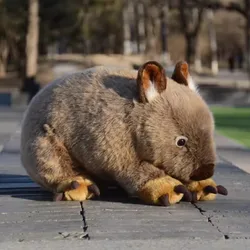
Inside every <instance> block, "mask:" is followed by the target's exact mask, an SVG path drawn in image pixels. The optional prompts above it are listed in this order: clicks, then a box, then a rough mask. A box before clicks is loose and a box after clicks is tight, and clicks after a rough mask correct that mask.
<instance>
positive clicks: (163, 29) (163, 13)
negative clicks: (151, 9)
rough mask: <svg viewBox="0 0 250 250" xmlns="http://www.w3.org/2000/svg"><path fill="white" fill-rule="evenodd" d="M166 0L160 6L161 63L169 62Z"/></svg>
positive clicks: (167, 8)
mask: <svg viewBox="0 0 250 250" xmlns="http://www.w3.org/2000/svg"><path fill="white" fill-rule="evenodd" d="M168 13H169V6H168V1H165V2H164V4H163V6H162V8H161V13H160V17H161V47H162V64H163V65H168V64H170V55H169V51H168Z"/></svg>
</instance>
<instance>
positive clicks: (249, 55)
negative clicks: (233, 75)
mask: <svg viewBox="0 0 250 250" xmlns="http://www.w3.org/2000/svg"><path fill="white" fill-rule="evenodd" d="M245 9H246V26H245V34H246V69H247V72H248V74H249V75H250V1H249V0H245Z"/></svg>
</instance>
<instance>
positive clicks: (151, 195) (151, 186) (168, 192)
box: [138, 176, 191, 206]
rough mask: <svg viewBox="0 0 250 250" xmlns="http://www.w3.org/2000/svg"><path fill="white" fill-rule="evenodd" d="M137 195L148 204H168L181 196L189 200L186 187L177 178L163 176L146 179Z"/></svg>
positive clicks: (178, 199) (177, 200)
mask: <svg viewBox="0 0 250 250" xmlns="http://www.w3.org/2000/svg"><path fill="white" fill-rule="evenodd" d="M138 195H139V197H140V198H141V199H142V200H143V201H145V202H146V203H149V204H157V205H163V206H169V205H172V204H175V203H177V202H179V201H180V200H181V199H182V198H183V197H185V199H186V200H189V201H191V194H190V192H189V191H188V189H187V188H186V187H185V186H184V185H183V184H182V183H181V182H180V181H178V180H176V179H174V178H172V177H170V176H164V177H161V178H157V179H154V180H150V181H148V182H147V183H146V184H145V185H144V186H143V187H142V188H141V189H140V191H139V192H138Z"/></svg>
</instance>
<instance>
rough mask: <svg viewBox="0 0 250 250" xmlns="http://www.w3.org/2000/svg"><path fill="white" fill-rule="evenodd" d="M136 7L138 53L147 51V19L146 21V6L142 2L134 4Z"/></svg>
mask: <svg viewBox="0 0 250 250" xmlns="http://www.w3.org/2000/svg"><path fill="white" fill-rule="evenodd" d="M134 4H135V5H134V6H135V23H136V25H135V30H136V42H137V53H142V52H144V51H145V19H144V12H145V11H144V4H143V3H142V2H137V3H134Z"/></svg>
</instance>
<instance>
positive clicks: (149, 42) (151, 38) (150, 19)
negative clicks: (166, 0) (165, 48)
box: [145, 1, 161, 59]
mask: <svg viewBox="0 0 250 250" xmlns="http://www.w3.org/2000/svg"><path fill="white" fill-rule="evenodd" d="M159 9H160V8H159V5H158V4H157V3H156V2H155V1H147V3H146V8H145V27H146V54H147V55H148V56H150V57H151V58H152V59H153V58H154V57H155V56H156V55H157V54H159V52H160V51H161V49H159V48H160V46H159V45H160V43H159V40H160V31H161V28H160V26H161V21H160V10H159Z"/></svg>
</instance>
